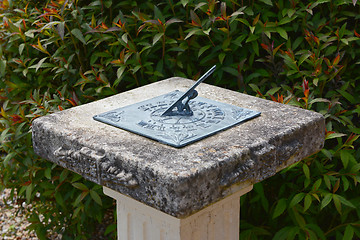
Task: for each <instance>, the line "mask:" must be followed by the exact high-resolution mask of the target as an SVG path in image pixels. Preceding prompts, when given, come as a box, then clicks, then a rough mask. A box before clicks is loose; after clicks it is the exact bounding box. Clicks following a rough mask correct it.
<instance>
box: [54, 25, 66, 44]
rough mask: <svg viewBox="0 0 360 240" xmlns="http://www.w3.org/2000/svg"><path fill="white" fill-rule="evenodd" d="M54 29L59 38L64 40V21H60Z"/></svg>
mask: <svg viewBox="0 0 360 240" xmlns="http://www.w3.org/2000/svg"><path fill="white" fill-rule="evenodd" d="M56 30H57V32H58V34H59V36H60V38H61V40H64V36H65V22H60V23H59V24H58V25H57V26H56Z"/></svg>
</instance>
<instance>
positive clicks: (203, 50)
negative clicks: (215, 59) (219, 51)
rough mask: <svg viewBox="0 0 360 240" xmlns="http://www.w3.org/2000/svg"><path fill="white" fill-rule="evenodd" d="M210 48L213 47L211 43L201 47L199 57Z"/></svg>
mask: <svg viewBox="0 0 360 240" xmlns="http://www.w3.org/2000/svg"><path fill="white" fill-rule="evenodd" d="M209 48H211V45H207V46H204V47H202V48H200V50H199V53H198V57H200V56H201V54H203V53H204V52H205V51H206V50H208V49H209Z"/></svg>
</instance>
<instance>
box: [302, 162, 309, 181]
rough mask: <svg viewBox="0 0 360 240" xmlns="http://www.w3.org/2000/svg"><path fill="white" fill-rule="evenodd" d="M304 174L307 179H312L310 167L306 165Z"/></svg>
mask: <svg viewBox="0 0 360 240" xmlns="http://www.w3.org/2000/svg"><path fill="white" fill-rule="evenodd" d="M303 172H304V175H305V177H306V178H307V179H310V169H309V167H308V165H306V164H305V163H304V164H303Z"/></svg>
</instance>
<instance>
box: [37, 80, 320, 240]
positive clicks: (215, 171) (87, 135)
mask: <svg viewBox="0 0 360 240" xmlns="http://www.w3.org/2000/svg"><path fill="white" fill-rule="evenodd" d="M193 83H194V82H193V81H191V80H188V79H183V78H171V79H167V80H163V81H161V82H157V83H153V84H149V85H147V86H144V87H140V88H137V89H134V90H131V91H127V92H124V93H120V94H117V95H114V96H112V97H109V98H105V99H103V100H99V101H96V102H92V103H89V104H85V105H81V106H78V107H74V108H71V109H68V110H65V111H61V112H57V113H54V114H51V115H48V116H45V117H41V118H38V119H35V120H34V122H33V126H32V127H33V144H34V150H35V152H36V153H37V154H39V155H40V156H42V157H44V158H46V159H48V160H49V161H52V162H54V163H56V164H59V165H60V166H63V167H64V168H67V169H69V170H72V171H74V172H77V173H79V174H81V175H82V176H83V177H85V178H86V179H88V180H91V181H93V182H96V183H98V184H100V185H102V186H104V187H105V188H104V191H105V193H106V194H108V195H110V196H113V197H114V198H115V199H117V202H118V210H119V211H118V212H119V215H120V216H121V217H120V218H119V221H121V219H122V221H121V222H120V223H119V224H120V225H119V236H122V234H123V235H126V234H134V236H135V235H136V234H139V236H145V235H146V234H148V232H147V231H148V230H147V229H148V226H150V225H151V224H152V223H153V224H155V225H156V226H159V228H157V230H156V231H155V230H154V231H155V232H154V234H160V236H161V234H163V235H164V234H165V233H166V234H167V232H168V231H169V234H170V233H171V234H172V232H173V231H175V232H177V235H176V236H180V237H181V239H186V240H188V239H191V238H188V236H185V235H183V234H195V235H194V236H196V234H204V235H203V236H209V237H208V238H209V239H211V238H210V236H211V234H209V235H207V234H208V232H209V231H212V230H210V229H211V225H212V224H215V225H218V224H220V226H223V227H224V228H223V229H222V230H218V231H219V232H220V233H221V234H222V237H221V238H218V237H216V238H215V239H223V238H224V237H223V235H225V234H227V233H232V232H233V231H235V230H234V229H235V227H234V229H233V230H229V231H227V230H226V229H225V228H226V227H230V226H231V227H230V228H233V226H237V227H238V223H237V222H236V223H235V222H234V221H235V220H234V217H231V216H234V215H231V214H229V215H227V213H228V212H229V210H228V207H229V206H228V204H226V202H227V201H228V199H233V198H232V197H231V196H232V195H233V194H235V195H234V196H236V198H237V199H238V198H239V196H240V195H241V193H240V195H239V191H243V190H244V189H248V188H246V187H249V186H251V185H253V184H254V183H257V182H260V181H262V180H263V179H265V178H268V177H270V176H273V175H274V174H276V172H278V171H279V170H281V169H283V168H285V167H287V166H289V165H291V164H293V163H295V162H297V161H300V160H301V159H303V158H305V157H307V156H309V155H311V154H313V153H315V152H317V151H319V150H320V149H321V148H322V146H323V143H324V135H325V123H324V118H323V117H322V115H321V114H318V113H315V112H311V111H307V110H303V109H299V108H296V107H292V106H288V105H283V104H279V103H276V102H272V101H267V100H264V99H259V98H256V97H252V96H248V95H245V94H241V93H238V92H234V91H230V90H226V89H222V88H219V87H215V86H210V85H207V84H204V83H202V84H200V85H199V86H198V87H197V91H198V92H199V96H202V97H205V98H209V99H212V100H215V101H219V102H225V103H228V104H232V105H237V106H240V107H243V108H248V109H252V110H256V111H260V112H261V116H259V117H257V118H255V119H252V120H249V121H247V122H244V123H241V124H239V125H236V126H235V127H232V128H230V129H227V130H225V131H222V132H219V133H217V134H215V135H213V136H210V137H207V138H205V139H202V140H200V141H198V142H195V143H193V144H190V145H188V146H185V147H183V148H174V147H171V146H167V145H164V144H161V143H159V142H156V141H154V140H151V139H148V138H145V137H142V136H139V135H137V134H134V133H131V132H128V131H125V130H122V129H119V128H116V127H113V126H110V125H107V124H104V123H101V122H97V121H95V120H93V118H92V117H93V116H94V115H97V114H100V113H103V112H106V111H110V110H113V109H116V108H119V107H123V106H126V105H130V104H133V103H136V102H140V101H144V100H146V99H149V98H153V97H156V96H159V95H162V94H166V93H169V92H171V91H174V90H176V89H178V90H180V91H186V90H187V89H188V88H189V87H190V86H192V84H193ZM184 127H185V126H184ZM116 192H117V193H121V195H120V194H117V193H116ZM245 192H246V191H245ZM129 198H131V199H133V200H131V201H130V200H129V201H128V199H129ZM124 199H127V200H124ZM229 201H230V200H229ZM236 201H237V200H236ZM236 201H235V200H231V201H230V202H231V203H230V202H229V204H230V205H231V206H234V210H233V211H234V212H235V213H236V214H237V217H236V218H238V210H239V209H238V205H237V203H235V202H236ZM138 202H140V203H141V204H140V205H141V206H143V207H144V209H145V210H144V211H142V210H141V211H138V210H136V209H138V206H140V205H139V203H138ZM224 203H225V204H224ZM123 204H126V205H127V206H126V207H124V206H125V205H123ZM143 204H144V205H146V206H147V207H146V208H145V206H144V205H143ZM217 204H220V205H218V206H217ZM213 206H217V207H214V209H212V207H213ZM149 207H150V208H149ZM127 208H131V209H133V210H132V211H134V213H129V212H126V211H127ZM121 209H124V211H123V210H121ZM141 209H142V208H141ZM146 209H147V210H146ZM149 209H151V210H149ZM219 209H224V210H223V211H220V210H219ZM151 211H152V212H154V216H157V217H154V218H153V217H152V215H151V214H150V215H149V214H148V213H147V212H151ZM124 213H125V215H123V214H124ZM140 216H143V218H144V221H143V222H142V223H140V225H141V224H145V225H143V227H142V228H141V229H142V230H141V231H140V230H138V229H139V228H138V226H137V227H136V229H137V230H136V231H133V230H132V229H133V225H131V224H130V222H133V219H134V218H137V219H139V218H142V217H140ZM223 216H229V217H228V219H227V220H226V221H228V222H233V223H234V224H230V225H228V224H224V222H223V221H222V220H217V219H218V218H219V219H222V218H223ZM198 217H199V218H205V219H204V220H201V221H198V220H196V219H198ZM124 219H127V223H125V222H126V221H125V220H124ZM155 219H160V220H159V221H158V220H155ZM162 219H167V220H166V221H163V220H162ZM171 219H172V220H171ZM162 221H163V222H164V224H165V223H166V224H168V225H169V227H162V223H161V222H162ZM226 221H225V222H226ZM204 223H207V225H206V226H203V225H201V224H204ZM123 224H124V225H123ZM221 224H223V225H221ZM155 225H154V226H155ZM170 225H171V226H170ZM172 225H174V226H175V227H173V226H172ZM217 228H218V227H217ZM219 228H220V227H219ZM161 229H163V230H161ZM182 229H191V230H189V231H185V230H184V231H183V230H182ZM200 229H209V230H204V231H203V230H200ZM224 229H225V230H224ZM156 232H158V233H156ZM200 232H201V233H200ZM149 234H150V232H149ZM166 234H165V235H164V237H165V236H166ZM171 234H170V235H171ZM214 234H217V233H214ZM129 236H131V235H129ZM136 236H137V235H136ZM155 236H156V235H155ZM182 236H184V237H182ZM236 236H237V235H234V237H235V238H236ZM205 238H206V237H205ZM125 239H126V238H125ZM128 239H132V238H128ZM133 239H137V238H133ZM139 239H142V238H140V237H139ZM158 239H161V238H158ZM164 239H166V238H164ZM175 239H179V238H175ZM195 239H201V238H200V237H199V238H197V236H196V237H195ZM224 239H225V238H224ZM229 239H230V238H229Z"/></svg>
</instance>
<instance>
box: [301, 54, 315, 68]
mask: <svg viewBox="0 0 360 240" xmlns="http://www.w3.org/2000/svg"><path fill="white" fill-rule="evenodd" d="M311 55H312V52H310V51H309V52H307V53H304V54H303V55H301V57H300V59H299V66H300V65H301V64H302V63H303V62H304V61H305V60H306V59H308V58H309V57H310V56H311Z"/></svg>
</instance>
